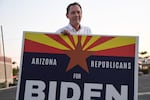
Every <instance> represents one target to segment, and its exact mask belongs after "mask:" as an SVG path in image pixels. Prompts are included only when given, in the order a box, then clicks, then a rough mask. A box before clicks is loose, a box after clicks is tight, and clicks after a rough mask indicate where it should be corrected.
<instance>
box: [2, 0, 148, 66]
mask: <svg viewBox="0 0 150 100" xmlns="http://www.w3.org/2000/svg"><path fill="white" fill-rule="evenodd" d="M72 2H78V3H80V4H81V6H82V9H83V18H82V21H81V24H82V25H84V26H88V27H90V28H91V30H92V34H93V35H95V34H96V35H119V36H120V35H123V36H138V37H139V50H138V51H139V52H142V51H147V52H148V53H150V46H149V37H150V0H76V1H75V0H0V25H1V26H2V29H3V37H4V49H5V55H6V56H7V57H11V58H12V61H16V62H17V63H18V64H19V63H20V61H21V53H22V46H23V45H22V41H23V31H36V32H50V33H52V32H56V30H58V29H59V28H61V27H63V26H66V25H67V24H68V23H69V21H68V19H67V18H66V16H65V14H66V7H67V5H68V4H69V3H72Z"/></svg>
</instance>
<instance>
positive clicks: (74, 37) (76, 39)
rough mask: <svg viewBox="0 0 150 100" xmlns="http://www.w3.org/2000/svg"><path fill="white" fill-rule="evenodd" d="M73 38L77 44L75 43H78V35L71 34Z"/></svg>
mask: <svg viewBox="0 0 150 100" xmlns="http://www.w3.org/2000/svg"><path fill="white" fill-rule="evenodd" d="M73 40H74V42H75V45H77V43H78V36H77V35H73Z"/></svg>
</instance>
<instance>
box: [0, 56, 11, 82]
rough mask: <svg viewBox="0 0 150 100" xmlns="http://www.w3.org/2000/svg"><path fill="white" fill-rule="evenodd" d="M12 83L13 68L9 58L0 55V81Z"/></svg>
mask: <svg viewBox="0 0 150 100" xmlns="http://www.w3.org/2000/svg"><path fill="white" fill-rule="evenodd" d="M6 80H7V83H8V84H9V83H13V70H12V61H11V58H8V57H5V61H4V56H0V83H4V82H5V81H6Z"/></svg>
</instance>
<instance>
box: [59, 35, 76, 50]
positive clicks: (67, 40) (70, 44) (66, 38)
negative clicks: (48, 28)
mask: <svg viewBox="0 0 150 100" xmlns="http://www.w3.org/2000/svg"><path fill="white" fill-rule="evenodd" d="M60 37H61V38H62V39H63V40H64V41H65V42H66V43H67V44H68V45H69V46H70V47H71V48H73V49H75V47H74V45H73V44H72V42H71V41H70V39H69V37H68V36H64V35H60Z"/></svg>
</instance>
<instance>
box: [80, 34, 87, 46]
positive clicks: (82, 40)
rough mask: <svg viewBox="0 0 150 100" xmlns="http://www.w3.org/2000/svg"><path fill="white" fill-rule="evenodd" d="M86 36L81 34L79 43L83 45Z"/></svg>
mask: <svg viewBox="0 0 150 100" xmlns="http://www.w3.org/2000/svg"><path fill="white" fill-rule="evenodd" d="M86 38H87V36H85V35H84V36H81V45H82V46H83V44H84V42H85V40H86Z"/></svg>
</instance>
